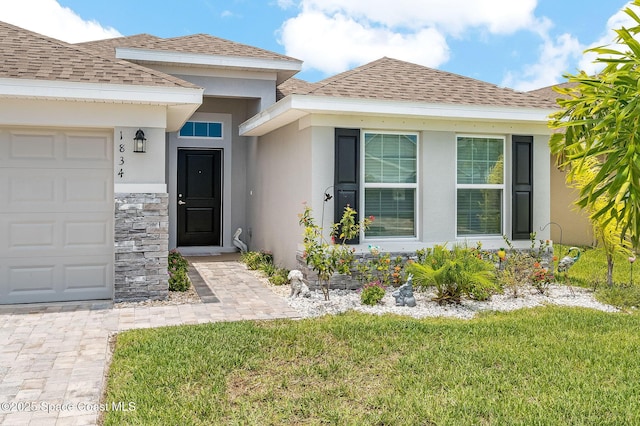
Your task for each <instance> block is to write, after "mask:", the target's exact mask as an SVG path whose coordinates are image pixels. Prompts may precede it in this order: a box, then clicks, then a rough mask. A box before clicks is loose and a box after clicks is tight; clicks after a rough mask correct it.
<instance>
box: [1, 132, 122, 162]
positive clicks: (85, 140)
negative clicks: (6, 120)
mask: <svg viewBox="0 0 640 426" xmlns="http://www.w3.org/2000/svg"><path fill="white" fill-rule="evenodd" d="M111 146H112V142H111V136H110V135H107V134H104V133H100V132H92V131H72V132H63V131H59V130H53V131H46V130H45V131H32V132H31V131H28V130H9V131H7V130H4V131H3V130H2V129H0V161H2V162H3V165H4V167H15V168H22V167H28V168H33V167H38V168H62V169H70V168H79V169H87V168H90V169H111V168H112V167H113V161H112V159H113V150H112V147H111Z"/></svg>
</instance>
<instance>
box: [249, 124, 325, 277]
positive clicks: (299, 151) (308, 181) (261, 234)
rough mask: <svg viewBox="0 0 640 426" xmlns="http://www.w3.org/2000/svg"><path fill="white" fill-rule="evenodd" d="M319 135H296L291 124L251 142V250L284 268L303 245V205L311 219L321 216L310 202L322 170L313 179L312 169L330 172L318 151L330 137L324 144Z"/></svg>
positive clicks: (291, 264)
mask: <svg viewBox="0 0 640 426" xmlns="http://www.w3.org/2000/svg"><path fill="white" fill-rule="evenodd" d="M324 133H326V132H322V131H319V132H312V130H311V129H304V130H302V131H300V130H298V125H297V123H294V124H290V125H288V126H286V127H283V128H281V129H278V130H277V131H274V132H271V133H269V134H267V135H265V136H262V137H260V140H259V141H254V142H253V143H252V144H251V145H252V147H251V148H250V152H249V164H253V165H254V167H255V169H254V170H253V171H252V172H251V174H250V181H249V182H248V191H249V201H248V211H249V217H250V220H249V223H250V226H249V229H248V232H249V233H250V235H251V239H250V249H251V250H268V251H271V252H272V253H273V255H274V257H275V260H276V262H277V263H279V264H281V265H282V266H285V267H288V268H294V267H295V254H296V249H297V245H298V244H299V243H301V242H302V233H303V230H302V228H301V227H300V226H299V225H298V213H300V212H302V209H303V204H302V203H303V202H305V201H306V202H307V203H308V204H310V205H311V207H312V208H314V211H315V213H316V217H319V216H318V215H319V214H320V213H321V211H320V210H318V209H321V206H320V205H318V206H316V203H317V201H315V200H316V199H317V198H318V197H320V196H321V195H318V196H316V195H315V193H316V192H318V191H317V190H314V188H318V187H320V186H322V185H323V184H324V181H325V178H324V177H322V175H323V174H324V173H327V172H326V171H323V172H322V173H320V174H319V175H318V178H316V179H314V177H315V175H314V169H315V168H316V167H320V168H327V169H329V170H333V164H332V163H330V164H326V163H325V162H324V161H323V159H326V157H327V155H326V153H325V154H323V153H322V152H321V151H322V147H324V148H327V147H328V146H329V145H331V143H332V141H333V139H332V138H333V133H331V139H330V141H326V140H325V138H324V137H323V136H322V135H323V134H324ZM312 134H313V135H314V136H316V135H318V138H319V140H318V144H319V149H315V148H314V146H313V145H312ZM316 155H317V157H316ZM314 182H315V185H314ZM324 188H325V187H323V188H322V189H320V191H322V190H323V189H324ZM325 214H326V213H325Z"/></svg>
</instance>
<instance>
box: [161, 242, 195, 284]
mask: <svg viewBox="0 0 640 426" xmlns="http://www.w3.org/2000/svg"><path fill="white" fill-rule="evenodd" d="M167 264H168V267H167V271H168V272H169V291H187V290H188V289H189V287H191V283H190V282H189V276H188V275H187V270H188V268H189V263H188V262H187V259H185V258H184V257H183V256H182V255H181V254H180V253H178V252H177V251H176V250H171V251H170V252H169V257H168V259H167Z"/></svg>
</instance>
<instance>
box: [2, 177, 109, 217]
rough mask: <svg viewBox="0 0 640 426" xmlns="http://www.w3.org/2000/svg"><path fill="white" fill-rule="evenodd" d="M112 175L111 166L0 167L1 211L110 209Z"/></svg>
mask: <svg viewBox="0 0 640 426" xmlns="http://www.w3.org/2000/svg"><path fill="white" fill-rule="evenodd" d="M111 175H112V171H111V169H109V170H78V169H72V170H63V169H13V168H6V169H2V168H0V198H1V199H3V200H5V202H4V203H2V204H0V213H3V212H15V213H22V212H33V211H38V212H42V213H45V212H50V213H54V212H68V211H76V212H80V211H82V212H102V211H106V210H110V211H112V210H113V183H112V181H111ZM2 182H5V184H3V183H2Z"/></svg>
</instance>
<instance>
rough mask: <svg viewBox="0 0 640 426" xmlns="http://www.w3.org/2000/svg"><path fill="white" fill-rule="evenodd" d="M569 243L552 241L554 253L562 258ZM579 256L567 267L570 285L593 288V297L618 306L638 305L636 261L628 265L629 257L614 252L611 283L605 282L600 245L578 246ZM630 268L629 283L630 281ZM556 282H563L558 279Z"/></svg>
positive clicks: (639, 275) (639, 276)
mask: <svg viewBox="0 0 640 426" xmlns="http://www.w3.org/2000/svg"><path fill="white" fill-rule="evenodd" d="M568 249H569V247H568V246H562V245H559V244H556V245H555V246H554V254H555V255H556V256H558V258H562V257H563V256H565V255H566V254H567V251H568ZM581 249H582V255H581V256H580V259H579V260H578V261H577V262H576V263H575V264H574V265H573V266H572V267H571V268H570V269H569V282H570V283H571V284H572V285H577V286H580V287H588V288H593V289H596V290H597V291H596V299H598V300H599V301H600V302H602V303H607V304H609V305H613V306H616V307H618V308H622V309H630V308H638V307H640V261H637V262H636V263H635V264H634V265H633V269H632V267H631V263H629V257H628V256H625V255H622V254H616V255H615V256H614V260H613V264H614V267H613V282H614V286H613V287H611V288H609V286H608V285H607V255H606V253H605V251H604V250H603V249H602V248H591V247H586V248H585V247H582V248H581ZM631 272H633V285H632V281H631ZM560 282H563V281H562V280H561V281H560Z"/></svg>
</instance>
